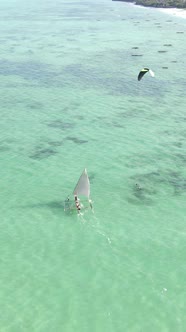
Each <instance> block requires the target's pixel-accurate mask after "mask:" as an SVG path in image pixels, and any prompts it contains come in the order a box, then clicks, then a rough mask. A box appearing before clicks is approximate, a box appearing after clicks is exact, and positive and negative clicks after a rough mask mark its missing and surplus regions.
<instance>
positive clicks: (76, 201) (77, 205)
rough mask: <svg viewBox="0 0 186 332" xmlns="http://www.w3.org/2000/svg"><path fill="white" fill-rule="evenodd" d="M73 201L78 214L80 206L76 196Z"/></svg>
mask: <svg viewBox="0 0 186 332" xmlns="http://www.w3.org/2000/svg"><path fill="white" fill-rule="evenodd" d="M74 199H75V204H76V209H77V210H78V213H79V212H80V210H81V206H80V203H79V199H78V197H77V195H75V196H74Z"/></svg>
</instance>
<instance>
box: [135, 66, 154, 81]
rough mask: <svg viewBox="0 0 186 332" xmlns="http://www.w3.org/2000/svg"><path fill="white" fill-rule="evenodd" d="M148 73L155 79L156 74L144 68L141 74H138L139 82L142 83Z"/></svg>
mask: <svg viewBox="0 0 186 332" xmlns="http://www.w3.org/2000/svg"><path fill="white" fill-rule="evenodd" d="M148 72H149V74H150V75H151V76H152V77H154V72H153V71H152V70H151V69H149V68H143V69H142V70H140V72H139V74H138V81H140V80H141V79H142V77H143V76H144V75H145V74H146V73H148Z"/></svg>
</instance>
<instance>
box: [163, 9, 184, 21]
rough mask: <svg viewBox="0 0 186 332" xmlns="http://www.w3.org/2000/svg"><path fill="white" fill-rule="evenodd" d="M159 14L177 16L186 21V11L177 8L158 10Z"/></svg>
mask: <svg viewBox="0 0 186 332" xmlns="http://www.w3.org/2000/svg"><path fill="white" fill-rule="evenodd" d="M159 10H160V11H161V12H164V13H166V14H169V15H174V16H179V17H182V18H185V19H186V10H185V9H179V8H160V9H159Z"/></svg>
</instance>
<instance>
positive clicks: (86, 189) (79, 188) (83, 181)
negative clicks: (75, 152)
mask: <svg viewBox="0 0 186 332" xmlns="http://www.w3.org/2000/svg"><path fill="white" fill-rule="evenodd" d="M73 194H74V195H77V196H79V195H83V196H86V197H88V198H89V196H90V182H89V178H88V174H87V170H86V168H85V169H84V171H83V173H82V174H81V176H80V178H79V180H78V183H77V184H76V186H75V188H74V191H73Z"/></svg>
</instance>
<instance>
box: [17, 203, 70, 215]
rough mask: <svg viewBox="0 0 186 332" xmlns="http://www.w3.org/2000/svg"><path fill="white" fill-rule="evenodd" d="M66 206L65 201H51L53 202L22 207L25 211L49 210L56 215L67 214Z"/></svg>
mask: <svg viewBox="0 0 186 332" xmlns="http://www.w3.org/2000/svg"><path fill="white" fill-rule="evenodd" d="M64 207H65V204H64V202H63V201H51V202H46V203H45V202H43V203H35V204H27V205H22V206H21V208H23V209H49V210H51V211H52V213H54V214H60V215H61V214H66V212H65V211H64Z"/></svg>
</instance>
